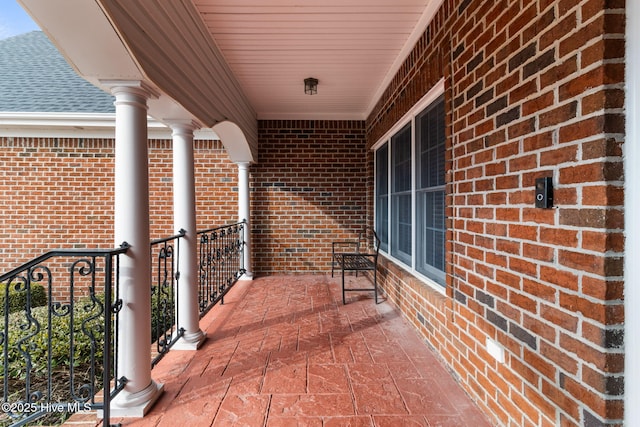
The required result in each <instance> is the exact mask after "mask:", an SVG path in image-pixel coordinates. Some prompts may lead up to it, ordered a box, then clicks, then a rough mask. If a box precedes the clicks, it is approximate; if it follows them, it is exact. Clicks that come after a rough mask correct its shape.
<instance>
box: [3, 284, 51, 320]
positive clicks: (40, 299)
mask: <svg viewBox="0 0 640 427" xmlns="http://www.w3.org/2000/svg"><path fill="white" fill-rule="evenodd" d="M16 285H17V286H21V285H22V284H21V283H14V284H11V285H9V313H14V312H16V311H19V310H25V308H26V307H27V292H26V291H25V290H17V289H16ZM30 288H31V292H30V294H31V307H32V308H33V307H42V306H45V305H47V293H46V291H45V289H44V287H43V286H42V285H40V284H31V285H30ZM6 295H7V285H6V284H5V283H0V315H4V309H5V305H6Z"/></svg>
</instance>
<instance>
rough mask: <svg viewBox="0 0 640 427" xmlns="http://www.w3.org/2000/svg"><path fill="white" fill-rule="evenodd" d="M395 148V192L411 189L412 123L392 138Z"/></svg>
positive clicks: (392, 144) (392, 145) (393, 159)
mask: <svg viewBox="0 0 640 427" xmlns="http://www.w3.org/2000/svg"><path fill="white" fill-rule="evenodd" d="M391 147H392V150H393V158H392V161H393V171H392V173H393V183H392V185H393V190H392V191H393V192H394V193H397V192H399V191H410V190H411V125H409V126H405V127H404V128H403V129H402V130H401V131H400V132H398V133H397V134H396V135H394V136H393V138H391Z"/></svg>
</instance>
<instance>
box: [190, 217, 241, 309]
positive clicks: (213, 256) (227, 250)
mask: <svg viewBox="0 0 640 427" xmlns="http://www.w3.org/2000/svg"><path fill="white" fill-rule="evenodd" d="M246 226H247V223H246V221H242V222H238V223H235V224H231V225H225V226H222V227H216V228H211V229H208V230H203V231H199V232H198V252H199V274H198V304H199V309H200V316H201V317H202V316H204V315H205V314H206V313H207V312H208V311H209V310H210V309H211V307H213V306H214V305H215V304H216V303H217V302H218V301H220V302H221V303H224V295H225V294H226V293H227V292H228V291H229V289H231V287H232V286H233V284H234V283H235V282H236V281H237V280H238V279H239V278H240V276H242V275H243V274H244V273H245V272H246V270H245V267H244V246H245V242H244V230H245V227H246Z"/></svg>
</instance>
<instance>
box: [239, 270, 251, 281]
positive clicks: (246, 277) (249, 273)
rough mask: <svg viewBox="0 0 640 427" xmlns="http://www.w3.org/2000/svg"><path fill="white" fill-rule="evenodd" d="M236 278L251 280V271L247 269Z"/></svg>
mask: <svg viewBox="0 0 640 427" xmlns="http://www.w3.org/2000/svg"><path fill="white" fill-rule="evenodd" d="M238 280H253V273H252V272H250V271H247V272H246V273H244V274H243V275H242V276H240V278H239V279H238Z"/></svg>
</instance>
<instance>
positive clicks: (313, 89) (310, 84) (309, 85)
mask: <svg viewBox="0 0 640 427" xmlns="http://www.w3.org/2000/svg"><path fill="white" fill-rule="evenodd" d="M304 93H306V94H307V95H315V94H317V93H318V79H314V78H313V77H307V78H306V79H304Z"/></svg>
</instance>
